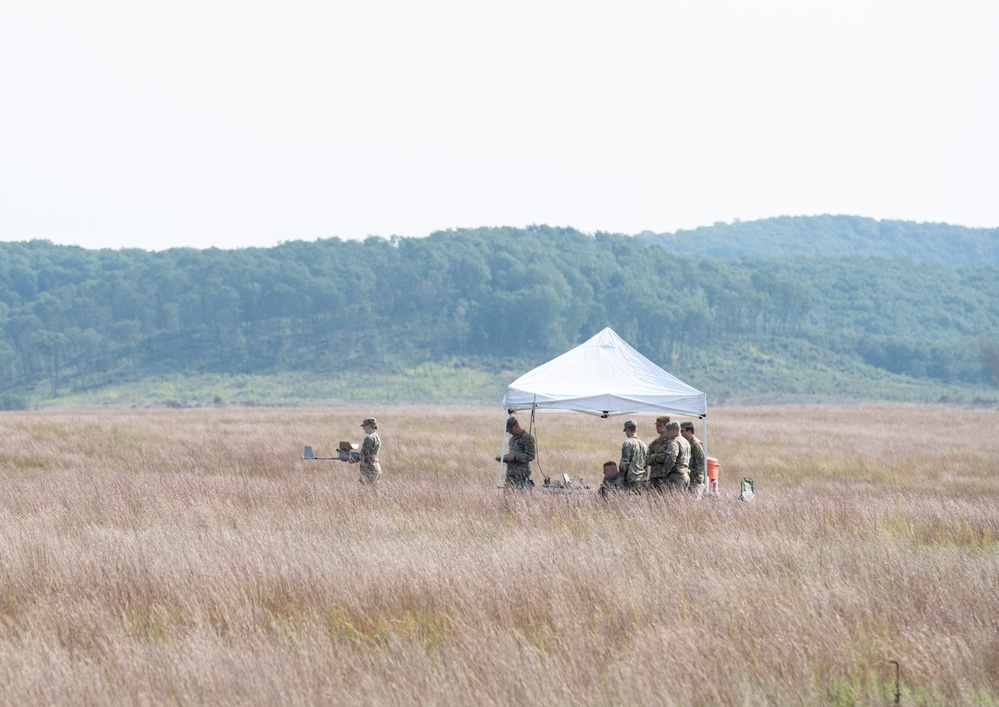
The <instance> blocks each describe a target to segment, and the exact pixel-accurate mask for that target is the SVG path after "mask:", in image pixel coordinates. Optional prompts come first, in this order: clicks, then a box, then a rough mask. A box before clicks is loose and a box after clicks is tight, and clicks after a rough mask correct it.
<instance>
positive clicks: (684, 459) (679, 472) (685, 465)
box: [664, 420, 690, 491]
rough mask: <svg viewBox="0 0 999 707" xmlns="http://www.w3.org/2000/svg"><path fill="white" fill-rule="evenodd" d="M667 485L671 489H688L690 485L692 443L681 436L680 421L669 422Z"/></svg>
mask: <svg viewBox="0 0 999 707" xmlns="http://www.w3.org/2000/svg"><path fill="white" fill-rule="evenodd" d="M664 429H665V430H666V439H667V440H668V442H667V444H666V464H665V466H666V485H665V488H666V489H668V490H670V491H686V490H687V487H688V486H690V444H689V443H688V442H687V440H685V439H684V438H683V437H681V436H680V423H679V422H676V421H675V420H674V421H673V422H667V423H666V427H665V428H664Z"/></svg>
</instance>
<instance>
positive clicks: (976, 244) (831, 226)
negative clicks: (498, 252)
mask: <svg viewBox="0 0 999 707" xmlns="http://www.w3.org/2000/svg"><path fill="white" fill-rule="evenodd" d="M637 238H638V239H639V240H640V241H642V242H643V243H652V244H656V245H660V246H663V247H664V248H666V249H667V250H669V251H671V252H674V253H686V254H689V255H701V256H708V257H716V258H786V257H811V256H825V257H833V258H838V257H843V256H851V255H852V256H867V257H873V258H885V259H889V260H890V259H895V258H906V259H909V260H913V261H915V262H917V263H927V264H936V265H940V266H942V267H947V268H954V267H980V266H983V265H999V228H965V227H962V226H952V225H949V224H944V223H913V222H911V221H877V220H875V219H871V218H862V217H859V216H828V215H827V216H781V217H778V218H769V219H762V220H760V221H750V222H739V221H737V222H736V223H731V224H726V223H716V224H715V225H714V226H706V227H703V228H696V229H694V230H691V231H677V232H676V233H650V232H645V233H641V234H639V235H638V236H637Z"/></svg>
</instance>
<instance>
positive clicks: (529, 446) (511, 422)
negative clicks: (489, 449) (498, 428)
mask: <svg viewBox="0 0 999 707" xmlns="http://www.w3.org/2000/svg"><path fill="white" fill-rule="evenodd" d="M506 431H507V432H509V433H510V451H509V452H507V453H506V454H504V455H503V461H504V462H506V485H507V487H510V488H530V487H532V486H534V482H533V481H531V462H532V461H534V458H535V457H536V456H537V451H536V449H535V445H534V437H532V436H531V435H530V433H529V432H527V431H526V430H525V429H524V428H523V427H521V426H520V423H519V422H517V418H516V417H511V418H509V419H508V420H507V421H506Z"/></svg>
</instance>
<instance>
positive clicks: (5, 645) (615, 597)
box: [0, 406, 999, 705]
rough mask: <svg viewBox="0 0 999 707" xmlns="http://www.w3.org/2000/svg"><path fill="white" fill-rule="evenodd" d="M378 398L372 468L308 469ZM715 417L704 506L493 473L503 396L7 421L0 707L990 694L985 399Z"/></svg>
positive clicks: (594, 433)
mask: <svg viewBox="0 0 999 707" xmlns="http://www.w3.org/2000/svg"><path fill="white" fill-rule="evenodd" d="M370 414H374V415H376V416H377V417H378V418H379V422H380V425H381V429H380V430H379V431H380V433H381V436H382V440H383V455H382V461H383V467H384V469H385V472H384V475H383V483H381V485H380V487H379V488H377V489H371V488H368V487H365V486H362V485H361V484H359V483H358V481H357V478H358V474H357V471H356V467H352V466H349V465H347V464H342V463H339V462H324V461H303V460H302V459H301V456H302V448H303V446H304V445H305V444H310V445H313V446H314V447H315V449H316V451H317V453H319V454H320V455H322V454H324V453H330V452H332V450H333V449H334V448H335V446H336V444H337V442H339V441H340V440H341V439H347V440H353V441H360V438H361V432H360V429H359V427H358V424H359V422H360V420H361V418H362V417H365V416H368V415H370ZM709 419H710V424H709V427H708V454H709V455H710V456H714V457H717V458H718V459H719V460H720V462H721V468H722V480H721V491H722V494H723V497H722V498H720V499H705V500H704V501H701V502H699V503H695V502H692V501H688V500H686V499H666V500H663V499H658V498H651V497H637V498H633V497H625V498H616V499H611V500H610V501H609V502H605V501H603V500H601V499H600V498H598V497H596V495H595V494H579V495H572V496H553V495H543V494H540V493H538V492H534V493H533V494H508V493H503V492H500V491H498V490H497V489H496V478H497V465H496V464H495V463H494V462H493V461H492V458H493V457H494V456H495V455H496V454H497V453H498V452H499V446H500V440H501V434H502V431H503V420H504V415H503V413H502V411H501V410H499V409H480V408H444V407H441V408H417V407H411V408H384V409H371V408H366V409H363V410H360V409H344V410H328V409H265V408H247V409H225V408H222V409H199V410H170V411H160V410H155V411H152V410H140V411H132V410H129V411H125V410H113V411H101V412H51V411H49V412H32V413H3V414H2V417H0V423H2V425H3V430H4V434H3V436H2V439H0V538H2V540H0V548H2V553H0V654H2V659H0V703H2V704H74V705H76V704H95V705H97V704H100V705H105V704H163V703H179V704H219V703H223V704H268V705H270V704H441V705H445V704H446V705H451V704H486V705H507V704H543V705H554V704H559V705H561V704H593V705H620V704H696V705H705V704H747V705H757V704H808V705H812V704H814V705H827V704H891V703H892V702H893V692H894V671H893V668H892V667H891V666H890V664H889V661H892V660H897V661H899V663H900V664H901V686H902V699H903V704H967V705H972V704H976V705H977V704H997V703H999V599H997V591H999V474H997V471H999V469H997V467H999V462H997V460H999V441H997V439H996V437H997V435H996V434H995V431H996V426H997V425H996V422H997V419H996V413H995V412H994V411H970V410H958V409H945V408H931V407H908V406H857V407H775V408H757V409H750V408H719V409H717V410H713V411H712V412H711V417H710V418H709ZM638 420H639V425H640V427H639V432H640V436H642V437H643V438H644V439H645V440H646V441H648V440H649V438H650V437H649V435H650V432H651V431H652V429H653V427H652V424H651V423H652V416H639V417H638ZM621 422H622V418H613V419H611V420H600V419H598V418H593V417H589V416H585V415H571V414H555V413H539V415H538V418H537V435H538V440H539V448H540V450H541V468H542V469H543V470H544V472H545V473H546V474H548V475H549V476H553V477H558V476H560V475H561V473H562V472H566V473H569V474H570V475H571V476H572V477H573V478H576V477H578V476H582V477H583V478H584V479H585V480H586V481H587V482H588V483H589V484H590V485H591V486H594V487H595V486H596V485H597V483H598V481H599V477H600V466H601V464H602V463H603V461H605V460H606V459H614V458H616V457H617V456H618V452H619V449H620V444H621V441H622V440H623V439H624V435H623V433H622V431H621ZM698 434H700V430H699V431H698ZM742 476H749V477H752V478H753V479H754V481H755V485H756V491H757V494H758V497H757V499H756V500H755V501H753V502H752V503H748V504H747V503H740V502H738V501H736V500H735V496H736V494H737V491H738V481H739V478H740V477H742ZM535 477H536V479H537V480H539V481H540V474H539V473H538V472H537V471H535Z"/></svg>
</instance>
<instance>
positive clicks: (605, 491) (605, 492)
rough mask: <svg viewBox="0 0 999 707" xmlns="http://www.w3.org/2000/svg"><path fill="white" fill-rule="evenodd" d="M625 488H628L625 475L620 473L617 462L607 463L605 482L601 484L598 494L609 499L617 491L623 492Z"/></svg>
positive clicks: (605, 465)
mask: <svg viewBox="0 0 999 707" xmlns="http://www.w3.org/2000/svg"><path fill="white" fill-rule="evenodd" d="M624 488H626V487H625V485H624V474H621V473H619V472H618V468H617V462H605V463H604V480H603V481H602V482H600V488H598V489H597V492H598V493H599V494H600V495H601V496H603V497H604V498H607V497H608V496H609V495H611V494H613V493H614V492H615V491H621V490H623V489H624Z"/></svg>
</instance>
